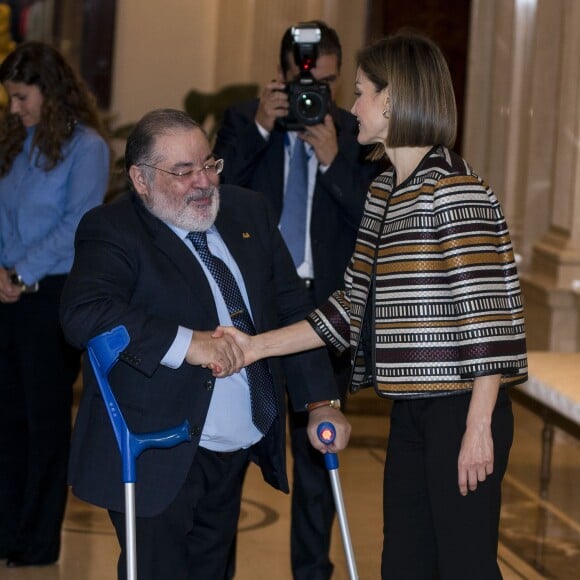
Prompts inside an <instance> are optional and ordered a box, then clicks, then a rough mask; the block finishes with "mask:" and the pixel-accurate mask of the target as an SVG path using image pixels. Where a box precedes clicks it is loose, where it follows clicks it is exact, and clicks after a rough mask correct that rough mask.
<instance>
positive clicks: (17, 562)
mask: <svg viewBox="0 0 580 580" xmlns="http://www.w3.org/2000/svg"><path fill="white" fill-rule="evenodd" d="M55 563H56V560H52V561H50V562H27V561H26V560H23V559H22V558H16V557H14V558H8V560H6V567H7V568H22V567H23V566H50V565H51V564H55Z"/></svg>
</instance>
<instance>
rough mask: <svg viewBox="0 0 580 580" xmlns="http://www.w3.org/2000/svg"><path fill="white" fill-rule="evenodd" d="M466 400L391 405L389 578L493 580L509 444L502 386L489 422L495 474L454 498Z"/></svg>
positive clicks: (385, 560)
mask: <svg viewBox="0 0 580 580" xmlns="http://www.w3.org/2000/svg"><path fill="white" fill-rule="evenodd" d="M470 400H471V395H470V394H468V395H453V396H448V397H435V398H424V399H414V400H408V401H395V403H394V405H393V408H392V411H391V427H390V433H389V443H388V448H387V460H386V464H385V478H384V490H383V493H384V497H383V501H384V544H383V557H382V567H381V573H382V578H383V579H388V580H399V579H404V580H434V579H440V580H465V579H466V578H469V580H494V579H499V578H501V573H500V570H499V567H498V564H497V545H498V528H499V515H500V506H501V482H502V479H503V476H504V473H505V470H506V468H507V462H508V456H509V450H510V447H511V443H512V440H513V414H512V407H511V400H510V398H509V394H508V392H507V391H506V390H505V389H501V390H500V393H499V396H498V400H497V403H496V407H495V410H494V413H493V418H492V434H493V443H494V470H493V474H492V475H490V476H488V478H487V479H486V480H485V481H484V482H480V483H479V484H478V486H477V490H476V491H474V492H469V493H468V495H467V496H465V497H464V496H462V495H461V494H460V493H459V487H458V474H457V459H458V456H459V449H460V445H461V439H462V437H463V434H464V432H465V421H466V418H467V410H468V407H469V402H470Z"/></svg>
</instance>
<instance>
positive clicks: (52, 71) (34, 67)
mask: <svg viewBox="0 0 580 580" xmlns="http://www.w3.org/2000/svg"><path fill="white" fill-rule="evenodd" d="M6 81H12V82H15V83H24V84H26V85H36V86H37V87H38V88H39V89H40V92H41V93H42V97H43V103H42V110H41V118H40V122H39V123H38V126H37V128H36V132H35V135H34V142H33V149H35V150H36V152H37V153H41V154H42V155H43V156H44V158H45V161H46V164H45V166H44V169H46V170H47V171H48V170H50V169H53V168H54V167H55V166H56V165H58V164H59V163H60V161H62V159H63V153H62V150H63V146H64V145H65V143H66V142H67V141H68V140H69V139H70V137H71V135H72V133H73V131H74V126H75V124H76V123H77V122H79V123H83V124H84V125H87V126H89V127H92V128H93V129H95V130H96V131H97V132H98V133H99V134H100V135H101V136H102V137H103V138H104V139H106V134H105V131H104V128H103V126H102V122H101V119H100V118H99V114H98V111H97V107H96V104H95V99H94V97H93V95H92V94H91V93H90V92H89V90H88V89H87V87H86V86H85V84H84V82H83V81H82V80H81V79H80V78H79V77H78V76H77V74H76V73H75V71H74V70H73V68H72V67H71V66H70V64H69V63H68V62H67V61H66V60H65V59H64V58H63V56H62V55H61V54H60V53H59V52H58V51H57V50H56V49H54V48H53V47H52V46H50V45H48V44H45V43H43V42H26V43H24V44H21V45H20V46H18V47H17V48H16V49H15V50H14V51H12V52H11V53H10V54H9V55H8V56H7V57H6V59H5V60H4V61H3V62H2V64H1V65H0V82H2V83H5V82H6ZM25 139H26V130H25V128H24V126H23V125H22V122H21V120H20V118H19V117H18V116H17V115H14V114H12V113H10V111H9V109H8V110H6V111H4V112H3V114H2V115H1V116H0V176H3V175H6V173H8V171H10V168H11V167H12V164H13V163H14V159H16V157H17V155H18V154H19V153H20V152H21V151H22V147H23V143H24V140H25Z"/></svg>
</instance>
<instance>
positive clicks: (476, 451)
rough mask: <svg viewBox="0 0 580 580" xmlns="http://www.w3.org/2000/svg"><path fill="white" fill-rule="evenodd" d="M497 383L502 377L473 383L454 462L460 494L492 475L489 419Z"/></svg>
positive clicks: (491, 445)
mask: <svg viewBox="0 0 580 580" xmlns="http://www.w3.org/2000/svg"><path fill="white" fill-rule="evenodd" d="M500 380H501V375H486V376H481V377H476V378H475V380H474V382H473V392H472V394H471V402H470V403H469V411H468V412H467V420H466V428H465V433H464V434H463V439H462V440H461V448H460V450H459V457H458V459H457V472H458V484H459V493H461V495H467V493H468V492H469V491H475V490H476V489H477V485H478V483H480V482H482V481H485V480H486V478H487V476H488V475H491V474H492V473H493V460H494V455H493V436H492V433H491V418H492V415H493V410H494V408H495V403H496V401H497V394H498V391H499V385H500Z"/></svg>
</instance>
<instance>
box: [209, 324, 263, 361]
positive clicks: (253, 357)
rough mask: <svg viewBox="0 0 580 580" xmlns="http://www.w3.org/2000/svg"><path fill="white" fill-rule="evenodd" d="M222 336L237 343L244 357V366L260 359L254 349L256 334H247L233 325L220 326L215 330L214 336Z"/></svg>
mask: <svg viewBox="0 0 580 580" xmlns="http://www.w3.org/2000/svg"><path fill="white" fill-rule="evenodd" d="M222 336H227V337H229V338H231V339H232V340H234V342H235V343H236V344H237V346H238V348H239V349H240V350H241V352H242V356H243V359H244V364H243V365H242V366H244V367H247V366H248V365H250V364H252V363H254V362H256V361H257V360H258V359H259V357H258V355H257V353H256V352H255V351H254V349H253V342H254V340H253V339H255V337H254V336H250V335H249V334H245V333H244V332H242V331H241V330H238V329H237V328H234V327H233V326H218V327H217V328H216V329H215V330H214V332H213V334H212V337H213V338H221V337H222Z"/></svg>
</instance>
